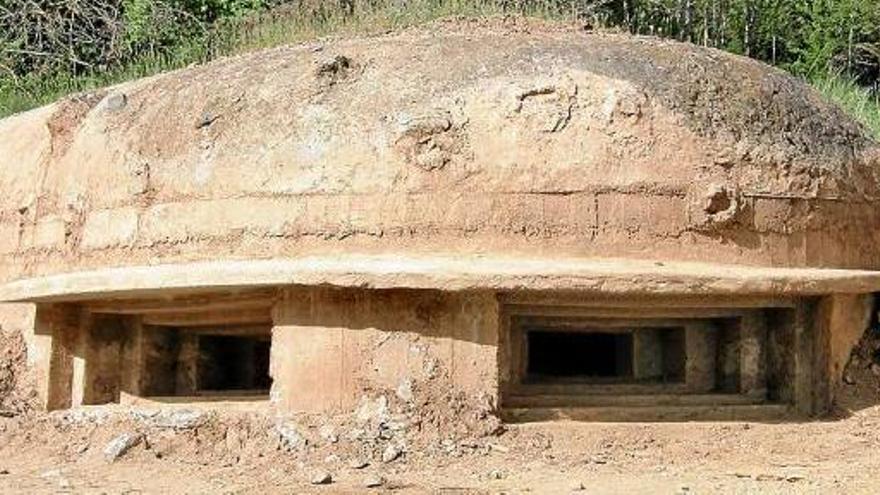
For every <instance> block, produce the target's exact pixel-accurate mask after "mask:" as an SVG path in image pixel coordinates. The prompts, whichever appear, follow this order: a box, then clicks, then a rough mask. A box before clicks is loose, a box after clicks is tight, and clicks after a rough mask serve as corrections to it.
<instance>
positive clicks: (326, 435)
mask: <svg viewBox="0 0 880 495" xmlns="http://www.w3.org/2000/svg"><path fill="white" fill-rule="evenodd" d="M318 434H319V435H321V438H323V439H324V440H326V441H327V442H329V443H336V442H338V441H339V435H337V434H336V431H335V430H334V429H333V427H332V426H330V425H324V426H322V427H321V429H320V430H318Z"/></svg>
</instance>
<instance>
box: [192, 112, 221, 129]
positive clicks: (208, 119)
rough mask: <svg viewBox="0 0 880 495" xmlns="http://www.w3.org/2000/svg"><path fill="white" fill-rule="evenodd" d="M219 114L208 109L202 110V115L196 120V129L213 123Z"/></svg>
mask: <svg viewBox="0 0 880 495" xmlns="http://www.w3.org/2000/svg"><path fill="white" fill-rule="evenodd" d="M219 118H220V116H219V115H217V114H215V113H214V112H212V111H210V110H206V111H204V112H202V116H201V117H200V118H199V120H198V121H197V122H196V129H203V128H205V127H208V126H210V125H211V124H213V123H214V121H216V120H217V119H219Z"/></svg>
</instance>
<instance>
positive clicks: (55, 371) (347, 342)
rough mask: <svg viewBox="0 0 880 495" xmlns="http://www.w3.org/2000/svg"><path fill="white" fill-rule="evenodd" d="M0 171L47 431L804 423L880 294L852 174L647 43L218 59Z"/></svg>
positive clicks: (719, 57)
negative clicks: (311, 417)
mask: <svg viewBox="0 0 880 495" xmlns="http://www.w3.org/2000/svg"><path fill="white" fill-rule="evenodd" d="M539 31H541V32H539ZM343 59H344V60H346V61H347V62H346V66H347V67H349V68H352V69H353V70H347V71H344V74H343V73H340V74H337V75H338V76H339V77H334V80H333V81H332V82H333V84H328V80H327V73H326V67H328V66H329V65H328V62H329V63H330V65H332V63H333V61H334V60H343ZM681 60H687V61H688V63H687V64H682V63H680V62H681ZM438 61H442V62H443V63H438ZM536 61H541V62H542V63H536ZM544 62H546V63H544ZM322 67H323V68H324V69H322ZM401 68H405V70H402V69H401ZM120 95H122V96H124V101H126V105H125V106H123V107H122V108H119V106H118V105H110V104H109V102H110V101H111V100H115V101H118V100H119V96H120ZM205 95H209V97H205ZM206 114H210V115H217V116H220V117H219V118H217V119H214V120H211V122H209V123H203V122H202V121H203V119H202V117H203V116H204V115H206ZM755 122H760V123H761V125H755ZM194 123H195V124H194ZM59 129H61V131H59ZM0 157H2V158H0V160H3V161H4V162H3V163H2V164H0V255H2V256H0V302H3V303H8V304H21V305H23V306H16V307H17V308H19V309H18V310H17V311H19V312H20V313H23V314H28V315H30V316H29V317H27V318H23V319H21V321H22V322H23V323H21V324H19V326H20V327H21V328H22V330H23V332H24V333H25V335H26V337H27V340H28V350H29V359H30V360H31V362H32V365H33V373H34V378H35V379H34V381H35V382H36V383H37V389H38V390H37V391H38V394H39V396H40V398H41V400H42V404H43V405H44V406H45V407H46V408H49V409H60V408H67V407H75V406H78V405H82V404H101V403H108V402H116V401H119V402H126V401H129V400H131V401H137V400H167V401H176V402H193V403H197V402H205V401H208V400H210V401H211V402H219V401H220V400H221V399H222V400H225V401H230V402H236V401H239V402H246V403H249V404H250V403H253V402H260V403H261V404H264V405H267V406H268V407H270V408H272V409H274V410H275V411H276V412H278V413H280V414H287V413H294V412H318V413H335V412H340V411H351V410H353V409H355V408H357V407H358V405H359V404H360V403H361V401H362V400H363V399H364V398H365V397H373V396H377V395H384V396H386V397H396V398H397V399H395V400H401V401H406V402H407V404H406V405H407V407H409V406H410V405H412V407H425V408H427V407H435V406H437V405H446V404H449V407H450V408H455V411H458V412H456V414H459V412H460V411H463V410H466V409H471V410H473V411H475V414H473V415H469V416H468V417H471V416H473V417H488V416H500V417H501V418H504V419H507V420H510V421H521V420H530V419H553V418H576V419H585V420H692V419H755V418H758V419H767V418H776V419H778V418H791V417H807V416H811V415H816V414H822V413H823V412H824V411H826V410H827V409H828V408H829V406H830V404H831V403H832V401H833V398H834V394H835V386H836V383H838V381H839V379H840V376H841V374H842V373H843V364H844V363H845V362H846V359H847V358H848V356H849V353H850V350H851V349H852V346H853V345H854V344H855V342H856V341H857V340H858V338H859V337H860V336H861V335H862V333H863V332H864V330H865V329H866V327H867V325H868V321H869V320H868V315H869V314H870V312H871V308H872V306H873V304H874V293H875V292H876V291H878V290H880V251H878V246H880V207H878V206H880V148H878V146H877V144H876V143H875V142H874V141H872V140H871V139H870V138H869V137H868V136H866V135H865V133H864V130H863V129H862V128H861V127H860V126H859V125H858V124H857V123H855V122H853V121H852V120H851V119H849V118H848V117H846V116H845V115H844V114H843V113H842V112H841V111H840V110H839V109H837V108H836V107H834V106H832V105H829V104H828V103H826V102H824V101H823V100H822V99H821V98H820V97H819V96H818V95H817V94H815V93H814V92H813V91H812V90H810V89H809V88H807V87H806V86H804V85H803V83H802V82H800V81H797V80H795V79H792V78H790V77H788V76H786V75H784V74H783V73H781V72H779V71H776V70H773V69H769V68H767V67H766V66H763V65H761V64H758V63H756V62H753V61H749V60H746V59H743V58H740V57H735V56H731V55H727V54H723V53H718V52H714V51H711V50H704V49H701V48H699V47H694V46H690V45H683V44H677V43H671V42H660V41H656V40H650V39H643V38H639V39H632V38H629V37H626V36H610V35H609V36H606V35H602V36H593V35H586V34H584V33H581V32H574V31H565V30H564V29H559V30H556V29H553V30H549V31H547V32H543V31H542V30H540V29H536V30H516V29H512V30H507V29H484V28H481V27H477V26H471V27H468V28H466V29H460V30H457V28H454V27H449V29H446V28H444V30H443V32H442V33H432V34H420V33H418V32H417V31H414V32H409V33H403V34H393V35H388V36H376V37H371V38H369V39H360V40H358V39H356V40H344V41H342V40H341V41H339V42H332V43H328V44H327V45H325V46H323V47H322V49H321V50H313V49H311V48H309V47H306V46H299V47H291V48H289V49H283V50H281V49H279V50H273V51H269V52H265V53H261V54H255V55H243V56H241V57H237V58H235V59H234V60H229V61H218V62H216V63H212V64H209V65H207V66H205V67H198V68H190V69H186V70H181V71H176V72H174V73H170V74H165V75H161V76H157V77H153V78H150V79H146V80H142V81H134V82H131V83H126V84H122V85H119V86H116V87H114V88H113V89H112V90H107V91H106V92H100V93H96V94H95V95H92V96H91V97H89V98H70V99H67V100H64V101H60V102H58V103H55V104H53V105H49V106H47V107H45V108H41V109H37V110H34V111H32V112H28V113H25V114H21V115H17V116H13V117H11V118H8V119H4V120H0ZM9 314H13V313H11V312H7V311H6V310H5V309H4V307H0V319H4V320H7V319H10V321H11V319H12V318H13V317H12V316H7V315H9ZM16 321H18V320H16ZM267 370H268V371H267Z"/></svg>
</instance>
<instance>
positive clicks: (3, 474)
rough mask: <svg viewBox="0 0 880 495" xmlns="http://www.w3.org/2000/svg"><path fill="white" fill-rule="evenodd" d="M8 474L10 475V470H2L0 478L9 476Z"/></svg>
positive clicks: (0, 470)
mask: <svg viewBox="0 0 880 495" xmlns="http://www.w3.org/2000/svg"><path fill="white" fill-rule="evenodd" d="M7 474H9V470H8V469H0V476H5V475H7Z"/></svg>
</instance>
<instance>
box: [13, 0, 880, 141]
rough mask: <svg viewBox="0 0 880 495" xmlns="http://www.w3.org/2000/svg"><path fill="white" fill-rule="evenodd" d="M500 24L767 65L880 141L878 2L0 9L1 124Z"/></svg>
mask: <svg viewBox="0 0 880 495" xmlns="http://www.w3.org/2000/svg"><path fill="white" fill-rule="evenodd" d="M498 13H523V14H527V15H539V16H541V17H549V18H565V19H570V20H573V21H575V22H579V23H583V24H584V25H587V26H591V27H593V28H597V29H598V28H604V29H619V30H626V31H629V32H633V33H639V34H653V35H658V36H664V37H671V38H676V39H680V40H684V41H691V42H693V43H698V44H702V45H707V46H713V47H717V48H722V49H725V50H729V51H733V52H736V53H742V54H745V55H748V56H751V57H755V58H759V59H761V60H765V61H767V62H769V63H772V64H775V65H779V66H782V67H784V68H786V69H788V70H790V71H791V72H793V73H795V74H797V75H800V76H802V77H804V78H806V79H808V80H811V81H813V82H814V83H815V84H816V86H817V87H818V88H819V89H821V90H823V91H824V92H825V94H826V95H828V96H829V97H831V98H832V99H835V100H837V101H838V102H839V103H841V104H842V105H844V106H845V107H846V108H848V109H849V110H850V111H851V112H852V113H853V114H854V115H856V117H858V118H860V119H861V120H862V121H863V122H865V123H866V124H867V125H868V126H870V127H872V128H873V129H874V131H875V133H876V134H877V135H878V136H880V105H878V102H877V95H878V93H880V0H330V1H321V0H0V115H5V114H9V113H13V112H16V111H19V110H23V109H26V108H30V107H33V106H35V105H38V104H41V103H45V102H47V101H50V100H52V99H55V98H57V97H58V96H60V95H63V94H66V93H70V92H74V91H79V90H83V89H88V88H91V87H95V86H99V85H104V84H109V83H112V82H115V81H119V80H124V79H129V78H132V77H137V76H142V75H147V74H151V73H155V72H158V71H161V70H166V69H171V68H176V67H181V66H185V65H188V64H191V63H196V62H201V61H205V60H210V59H212V58H215V57H217V56H220V55H224V54H231V53H238V52H241V51H245V50H248V49H253V48H259V47H264V46H272V45H277V44H280V43H285V42H295V41H301V40H303V39H307V38H310V37H314V36H319V35H322V34H327V33H331V32H337V31H364V30H379V29H387V28H393V27H399V26H403V25H409V24H414V23H419V22H424V21H427V20H431V19H434V18H437V17H441V16H446V15H465V16H477V15H487V14H498Z"/></svg>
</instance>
